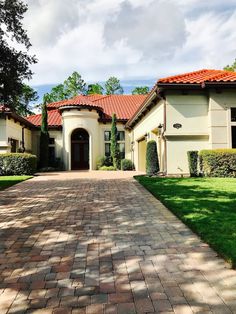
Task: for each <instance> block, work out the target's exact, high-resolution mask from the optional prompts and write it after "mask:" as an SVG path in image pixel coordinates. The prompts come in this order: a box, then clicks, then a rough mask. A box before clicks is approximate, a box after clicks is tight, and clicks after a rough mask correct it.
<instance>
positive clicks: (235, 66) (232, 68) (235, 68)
mask: <svg viewBox="0 0 236 314" xmlns="http://www.w3.org/2000/svg"><path fill="white" fill-rule="evenodd" d="M224 70H226V71H231V72H235V71H236V59H235V60H234V62H233V64H231V65H226V66H225V67H224Z"/></svg>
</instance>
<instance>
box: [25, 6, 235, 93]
mask: <svg viewBox="0 0 236 314" xmlns="http://www.w3.org/2000/svg"><path fill="white" fill-rule="evenodd" d="M26 3H27V4H28V7H29V9H28V12H27V13H26V14H25V18H24V27H25V28H26V29H27V31H28V35H29V37H30V40H31V43H32V48H31V49H30V53H31V54H35V55H36V57H37V59H38V63H37V64H36V65H34V66H33V67H32V70H33V72H34V73H35V74H34V76H33V79H32V80H31V81H30V85H31V86H34V87H36V89H38V90H39V92H40V93H42V90H43V91H47V90H48V89H50V88H51V87H52V86H53V85H55V84H58V83H61V82H63V81H64V80H65V79H66V78H67V77H68V76H69V75H70V74H71V73H72V72H73V71H78V72H79V73H80V74H81V75H82V77H83V78H84V79H85V81H87V82H102V81H105V80H106V79H108V78H109V77H110V76H116V77H118V78H119V79H121V80H122V84H123V85H125V91H126V92H130V89H131V87H132V86H136V85H152V84H153V83H154V82H155V80H156V79H158V78H160V77H165V76H168V75H173V74H178V73H184V72H188V71H193V70H198V69H203V68H215V69H221V68H223V67H224V66H225V65H227V64H231V63H232V62H233V61H234V59H235V58H236V45H235V42H236V0H224V1H223V0H26Z"/></svg>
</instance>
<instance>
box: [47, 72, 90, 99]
mask: <svg viewBox="0 0 236 314" xmlns="http://www.w3.org/2000/svg"><path fill="white" fill-rule="evenodd" d="M86 93H87V88H86V83H85V81H84V80H83V79H82V77H81V75H80V74H79V73H78V72H76V71H75V72H73V73H72V74H71V75H70V76H69V77H68V78H67V79H66V80H65V81H64V83H63V84H58V85H56V86H54V87H53V88H52V89H51V92H50V93H46V94H44V96H43V103H48V104H49V103H51V102H56V101H60V100H64V99H69V98H73V97H75V96H77V95H79V94H86Z"/></svg>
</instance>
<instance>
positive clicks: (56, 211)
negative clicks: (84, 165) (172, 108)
mask: <svg viewBox="0 0 236 314" xmlns="http://www.w3.org/2000/svg"><path fill="white" fill-rule="evenodd" d="M132 175H133V173H125V174H124V173H121V172H120V173H113V172H111V173H108V172H106V173H104V172H103V173H101V172H89V173H88V172H84V173H83V172H82V173H81V172H71V173H55V174H49V175H44V176H40V177H36V178H34V179H32V180H30V181H26V182H23V183H21V184H19V185H16V186H14V187H12V188H10V189H8V190H5V191H3V192H1V193H0V313H1V314H2V313H15V314H19V313H43V314H47V313H57V314H58V313H63V314H66V313H77V314H78V313H86V314H93V313H94V314H100V313H105V314H112V313H118V314H134V313H180V314H184V313H205V314H206V313H223V314H226V313H236V276H235V275H236V272H235V271H234V270H231V269H229V268H227V265H226V264H225V262H224V261H223V260H222V259H221V258H219V257H217V255H216V253H215V252H214V251H213V250H211V249H210V248H209V247H208V245H206V244H204V243H202V242H201V241H200V240H199V238H198V237H197V236H196V235H194V234H193V233H192V232H191V231H190V230H189V229H188V228H187V227H186V226H185V225H184V224H183V223H182V222H180V221H179V220H178V219H177V218H176V217H175V216H174V215H173V214H171V213H170V212H169V211H168V210H167V209H166V208H165V207H164V206H163V205H162V204H161V203H160V202H159V201H158V200H156V199H155V198H154V197H153V196H152V195H151V194H150V193H149V192H147V191H146V190H145V189H144V188H143V187H141V186H140V185H139V183H137V182H136V181H135V180H134V179H132V178H131V176H132ZM104 178H105V179H106V180H103V179H104ZM115 178H117V179H115Z"/></svg>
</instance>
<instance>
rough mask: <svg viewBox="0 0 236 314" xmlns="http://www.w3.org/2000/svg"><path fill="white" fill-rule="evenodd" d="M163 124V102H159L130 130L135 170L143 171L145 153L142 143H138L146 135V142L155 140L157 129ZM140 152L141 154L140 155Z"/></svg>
mask: <svg viewBox="0 0 236 314" xmlns="http://www.w3.org/2000/svg"><path fill="white" fill-rule="evenodd" d="M163 123H164V102H163V101H160V102H158V103H157V104H156V106H155V107H153V108H152V109H151V110H150V111H149V112H148V113H147V114H146V115H145V116H144V117H143V119H142V120H141V121H139V122H138V123H137V124H136V125H135V126H134V128H133V130H131V132H130V138H131V141H133V142H134V164H135V168H136V170H139V171H144V169H145V159H146V156H143V154H145V152H146V146H145V145H144V143H140V141H141V140H143V139H144V136H145V134H147V139H148V140H157V136H156V133H157V127H158V125H159V124H163ZM141 152H142V153H141Z"/></svg>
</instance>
